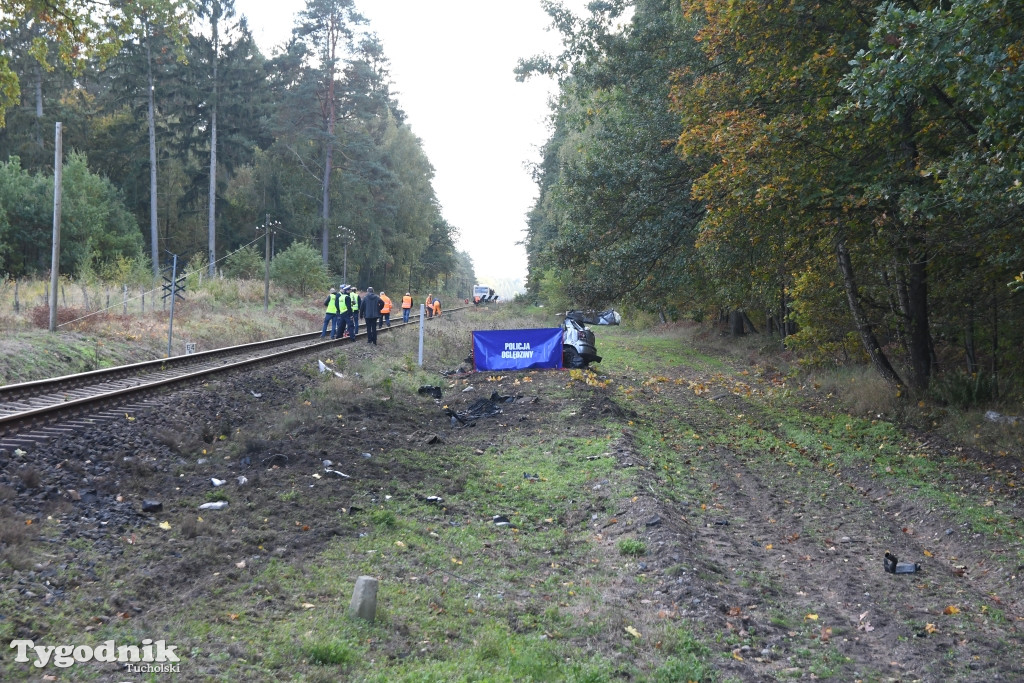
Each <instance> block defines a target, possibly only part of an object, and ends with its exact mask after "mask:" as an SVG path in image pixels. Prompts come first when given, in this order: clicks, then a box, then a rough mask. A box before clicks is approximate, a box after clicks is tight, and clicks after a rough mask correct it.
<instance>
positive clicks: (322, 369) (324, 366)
mask: <svg viewBox="0 0 1024 683" xmlns="http://www.w3.org/2000/svg"><path fill="white" fill-rule="evenodd" d="M316 362H317V363H318V364H319V366H318V367H319V368H320V374H321V375H322V374H324V373H325V372H327V371H328V370H330V371H331V372H333V373H334V376H335V377H340V378H341V379H345V375H343V374H341V373H340V372H338V371H337V370H331V369H330V368H329V367H327V364H326V363H324V362H323V361H322V360H320V359H319V358H317V360H316Z"/></svg>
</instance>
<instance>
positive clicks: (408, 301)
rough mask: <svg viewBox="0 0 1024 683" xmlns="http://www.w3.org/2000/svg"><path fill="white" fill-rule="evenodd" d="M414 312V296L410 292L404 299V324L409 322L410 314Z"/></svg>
mask: <svg viewBox="0 0 1024 683" xmlns="http://www.w3.org/2000/svg"><path fill="white" fill-rule="evenodd" d="M411 311H412V294H410V293H409V292H406V293H405V296H403V297H402V322H403V323H407V322H409V313H410V312H411Z"/></svg>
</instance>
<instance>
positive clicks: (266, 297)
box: [263, 228, 270, 313]
mask: <svg viewBox="0 0 1024 683" xmlns="http://www.w3.org/2000/svg"><path fill="white" fill-rule="evenodd" d="M266 233H267V235H266V242H267V243H266V246H265V247H264V256H263V312H264V313H266V312H267V311H268V310H270V229H269V228H267V230H266Z"/></svg>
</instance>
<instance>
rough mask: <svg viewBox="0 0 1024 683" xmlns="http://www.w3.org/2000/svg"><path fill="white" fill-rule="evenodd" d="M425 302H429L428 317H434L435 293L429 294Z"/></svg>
mask: <svg viewBox="0 0 1024 683" xmlns="http://www.w3.org/2000/svg"><path fill="white" fill-rule="evenodd" d="M425 303H426V304H427V317H428V318H433V317H434V295H433V294H427V300H426V302H425Z"/></svg>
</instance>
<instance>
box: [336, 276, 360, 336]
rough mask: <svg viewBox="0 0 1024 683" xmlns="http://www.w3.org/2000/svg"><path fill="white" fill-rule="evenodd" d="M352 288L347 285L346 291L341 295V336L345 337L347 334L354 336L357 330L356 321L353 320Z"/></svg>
mask: <svg viewBox="0 0 1024 683" xmlns="http://www.w3.org/2000/svg"><path fill="white" fill-rule="evenodd" d="M349 291H350V288H349V287H346V288H345V291H344V292H343V293H342V294H341V295H340V296H339V299H341V315H339V316H338V319H339V320H340V321H341V336H342V337H344V336H345V335H346V334H347V335H348V336H349V337H354V336H355V334H356V332H355V329H356V326H355V323H354V322H353V320H352V310H353V306H352V300H351V297H350V296H349Z"/></svg>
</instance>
